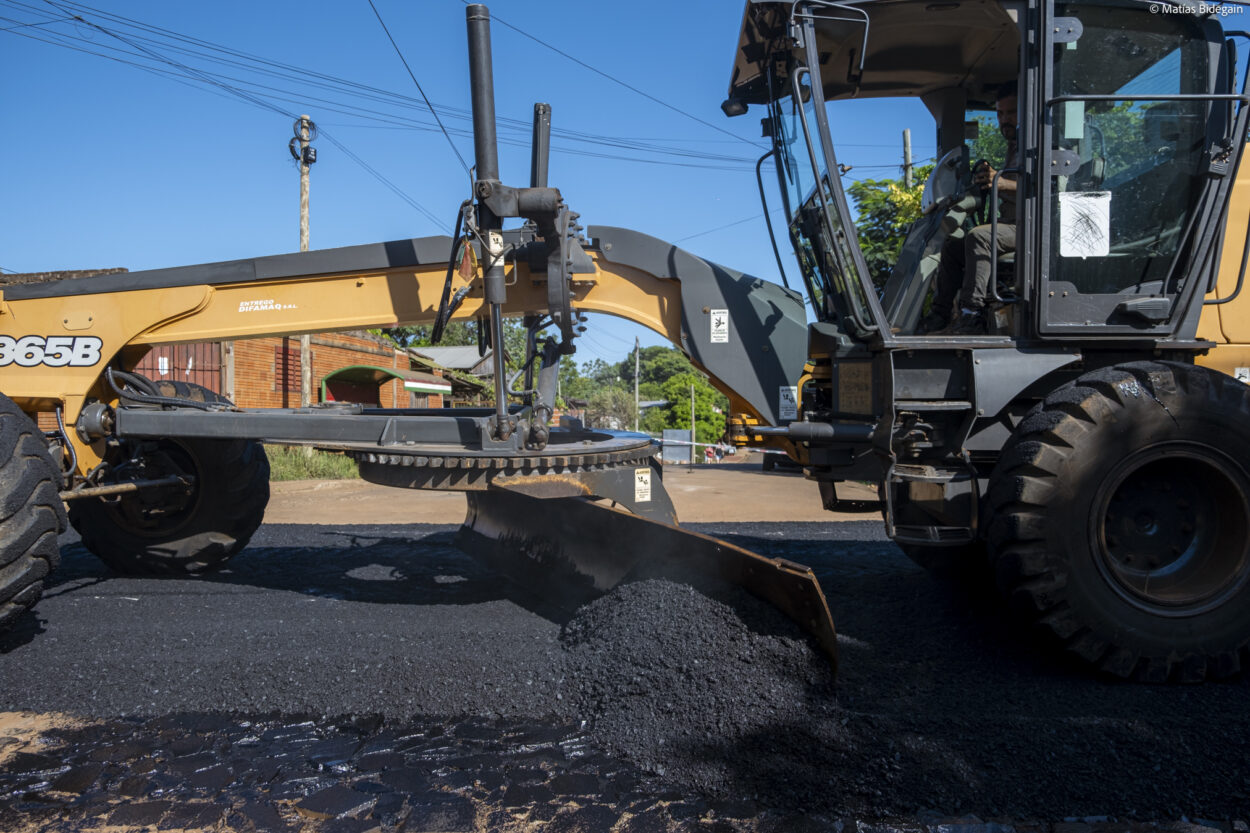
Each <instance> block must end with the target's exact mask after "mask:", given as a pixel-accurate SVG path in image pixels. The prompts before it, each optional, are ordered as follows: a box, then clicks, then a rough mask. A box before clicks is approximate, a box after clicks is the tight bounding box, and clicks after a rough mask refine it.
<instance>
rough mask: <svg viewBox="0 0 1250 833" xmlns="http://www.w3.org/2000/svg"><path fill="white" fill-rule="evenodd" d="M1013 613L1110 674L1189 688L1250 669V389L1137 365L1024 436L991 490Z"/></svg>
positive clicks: (1067, 391)
mask: <svg viewBox="0 0 1250 833" xmlns="http://www.w3.org/2000/svg"><path fill="white" fill-rule="evenodd" d="M989 497H990V503H991V508H992V511H993V520H992V522H991V525H990V536H989V538H990V547H991V552H992V560H993V564H994V567H995V572H996V575H997V580H998V583H999V587H1000V589H1001V590H1002V591H1003V592H1004V594H1005V595H1006V596H1007V598H1008V600H1009V603H1010V604H1011V606H1012V607H1014V608H1015V609H1016V610H1018V611H1020V612H1021V613H1023V614H1024V615H1025V616H1026V617H1027V618H1028V619H1029V620H1031V621H1032V622H1034V623H1035V624H1036V625H1038V626H1039V627H1040V628H1041V629H1042V630H1043V631H1044V633H1045V634H1046V635H1047V636H1048V637H1049V638H1051V639H1053V640H1056V641H1058V642H1059V643H1060V644H1061V645H1062V646H1063V648H1064V649H1066V650H1067V651H1069V652H1071V653H1073V654H1075V655H1077V656H1079V657H1080V658H1082V659H1083V660H1085V661H1087V662H1089V663H1092V664H1094V665H1095V666H1097V667H1098V668H1100V669H1102V670H1104V671H1106V672H1108V673H1110V674H1113V675H1115V676H1119V677H1127V678H1134V679H1139V680H1145V681H1152V682H1164V681H1169V680H1176V681H1183V682H1197V681H1200V680H1202V679H1205V678H1206V677H1208V676H1211V677H1227V676H1231V675H1233V674H1235V673H1237V672H1238V671H1240V670H1241V668H1242V667H1243V665H1244V664H1246V663H1247V662H1248V661H1250V647H1248V645H1250V388H1248V387H1246V386H1245V385H1243V384H1241V383H1239V382H1237V381H1235V380H1233V379H1231V378H1229V377H1228V376H1225V375H1223V374H1220V373H1216V372H1214V371H1211V370H1208V369H1205V368H1200V367H1195V366H1192V365H1186V364H1177V363H1171V362H1134V363H1131V364H1124V365H1117V366H1115V367H1110V368H1105V369H1102V370H1097V371H1094V372H1092V373H1088V374H1086V375H1084V376H1082V377H1081V378H1079V379H1077V380H1076V381H1075V382H1073V383H1071V384H1068V385H1065V386H1063V387H1061V388H1059V389H1058V390H1056V391H1054V392H1053V393H1051V394H1050V395H1049V396H1047V397H1046V399H1045V401H1043V402H1042V403H1041V404H1040V405H1039V406H1038V407H1037V408H1035V409H1034V410H1033V411H1032V412H1031V413H1030V414H1029V415H1028V416H1027V417H1026V418H1025V419H1024V420H1023V421H1022V422H1021V423H1020V425H1019V426H1018V427H1017V429H1016V432H1015V434H1014V435H1013V438H1012V441H1011V443H1009V445H1008V447H1007V448H1006V449H1005V450H1004V452H1003V455H1002V457H1001V459H1000V461H999V464H998V466H997V467H996V469H995V471H994V474H993V476H992V478H991V482H990V488H989Z"/></svg>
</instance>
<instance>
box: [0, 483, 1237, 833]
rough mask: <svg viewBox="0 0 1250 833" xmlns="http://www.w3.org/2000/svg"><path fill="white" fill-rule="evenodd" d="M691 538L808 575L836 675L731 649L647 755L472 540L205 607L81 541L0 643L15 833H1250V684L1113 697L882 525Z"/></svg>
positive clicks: (297, 565)
mask: <svg viewBox="0 0 1250 833" xmlns="http://www.w3.org/2000/svg"><path fill="white" fill-rule="evenodd" d="M804 485H806V486H807V487H808V488H810V484H804ZM691 526H692V527H693V528H694V529H696V530H698V531H701V532H706V533H709V534H714V535H718V536H721V537H725V538H728V539H730V540H732V541H734V542H735V543H738V544H740V545H743V546H746V547H748V548H751V549H754V550H756V551H759V552H762V553H764V554H766V555H770V556H782V557H785V558H789V559H791V560H794V561H798V562H801V563H806V564H810V565H812V566H813V567H814V568H815V569H816V571H817V573H818V575H819V577H820V579H821V582H822V585H823V587H824V589H825V592H826V594H827V596H828V598H829V603H830V607H831V608H832V610H833V612H834V618H835V621H836V622H837V625H838V631H839V643H840V649H841V666H840V670H839V678H838V681H837V683H836V687H835V686H832V685H827V684H824V683H820V682H819V681H815V680H814V679H806V678H805V679H804V680H803V681H800V686H801V688H800V689H796V690H801V691H802V692H803V697H804V698H806V699H805V701H804V707H803V708H802V709H795V708H793V706H792V701H793V699H794V698H793V697H791V696H790V695H789V694H785V696H786V698H787V699H786V700H785V701H784V702H783V701H781V700H775V699H774V700H772V701H770V700H769V697H770V694H769V692H768V691H767V690H762V689H759V688H758V687H757V688H749V687H747V686H734V685H732V680H733V675H734V674H735V673H736V671H735V668H734V667H733V666H732V665H729V664H728V663H729V662H730V660H729V659H727V658H726V657H725V656H724V651H723V649H719V648H718V649H717V650H718V651H719V654H717V655H712V654H707V655H705V656H704V657H703V660H702V663H703V665H706V666H708V667H714V670H715V673H716V674H718V675H720V676H719V677H716V678H715V679H718V680H726V679H728V680H729V684H720V683H718V685H717V688H718V690H716V691H709V690H707V689H708V688H709V687H708V686H706V685H704V686H702V690H698V689H699V688H700V687H699V685H697V684H696V685H695V686H694V687H693V689H692V690H688V691H686V693H684V694H683V693H682V692H677V693H676V694H675V695H673V696H678V697H681V696H685V697H690V698H694V699H691V700H690V701H689V703H688V704H686V703H685V702H684V701H683V702H679V703H677V704H676V706H674V704H673V703H671V702H670V703H664V704H661V705H664V706H667V707H668V708H667V709H659V710H655V709H653V711H655V712H656V714H657V715H658V714H659V712H660V711H664V712H665V715H666V716H658V717H657V718H656V720H657V721H664V720H667V721H669V722H670V723H671V727H670V728H671V729H672V731H673V733H674V734H672V735H667V736H666V735H664V734H663V731H665V729H664V727H663V726H660V727H659V728H657V729H655V731H652V733H651V734H650V735H649V736H648V738H647V750H648V754H647V755H646V756H643V755H641V754H633V753H632V752H631V749H630V748H629V745H628V744H625V745H622V744H621V743H620V742H619V741H620V737H619V736H617V737H616V741H617V742H615V743H612V742H610V741H611V738H608V737H607V736H606V735H604V734H603V733H601V732H600V733H598V734H597V730H596V725H595V724H596V717H598V718H599V719H600V720H603V722H604V723H605V725H606V724H607V722H608V721H607V720H606V717H607V716H606V715H604V714H602V713H601V714H599V715H595V714H584V713H579V711H578V710H579V708H584V705H583V706H579V703H582V702H583V701H577V702H574V701H575V700H576V697H575V695H576V693H577V692H578V691H579V690H584V688H585V686H584V685H582V683H584V682H585V681H579V680H577V679H570V677H569V675H570V669H571V668H572V666H570V664H569V662H568V651H567V650H566V645H565V644H564V642H563V641H562V631H563V630H566V627H565V626H566V625H567V624H568V617H567V616H563V615H561V614H557V613H554V612H552V611H550V610H547V609H545V608H544V607H543V606H542V605H541V604H539V603H538V602H537V600H535V599H532V598H530V597H528V596H526V595H524V594H522V593H521V592H520V591H519V590H517V589H515V588H513V587H511V586H510V585H509V584H508V583H507V582H505V581H503V580H502V579H500V578H499V577H498V576H496V575H494V574H492V573H491V572H489V571H487V570H485V569H483V568H481V567H479V566H477V565H476V564H475V562H473V561H471V560H470V559H468V558H467V557H466V556H464V555H462V554H461V553H460V552H459V551H458V550H456V549H454V547H453V545H452V543H453V536H454V530H455V527H454V526H453V525H441V526H440V525H428V524H408V525H402V524H380V525H361V524H357V525H351V526H340V527H330V526H319V525H313V524H266V525H265V526H263V527H262V528H261V530H260V531H259V532H258V534H257V535H256V537H255V538H254V539H253V542H252V545H251V546H250V547H249V548H248V549H247V550H245V551H244V552H243V553H242V554H240V555H239V556H237V557H236V558H235V559H234V561H232V562H231V563H230V565H229V566H228V568H227V569H226V570H224V571H222V572H219V573H217V574H214V575H211V576H206V577H200V578H194V579H151V578H144V579H137V578H125V577H118V576H116V575H113V574H111V573H109V572H108V571H107V570H106V569H105V568H104V567H103V565H102V564H100V563H99V562H98V561H97V560H96V559H95V558H94V557H92V556H91V555H90V554H89V553H87V552H86V551H85V550H84V549H83V548H82V547H81V546H80V545H78V544H77V543H76V539H75V538H74V536H73V535H72V534H68V535H67V536H66V537H65V539H64V545H63V554H64V565H63V567H62V568H61V570H60V571H59V572H58V573H57V574H55V575H54V576H53V577H52V579H51V581H50V583H49V586H48V588H47V590H46V592H45V596H44V598H43V600H42V601H41V602H40V603H39V605H38V607H37V611H36V614H35V615H32V616H28V617H27V618H26V620H24V621H23V622H22V623H20V625H19V626H18V627H17V628H16V629H15V630H13V631H11V632H10V633H8V634H5V635H4V636H3V637H0V680H3V690H2V691H0V711H4V712H8V714H6V715H4V716H3V717H2V718H0V829H4V830H10V829H13V830H19V829H23V828H24V829H29V830H36V829H48V830H80V829H85V828H95V827H105V826H112V827H115V828H119V829H124V828H128V827H143V826H145V825H151V826H157V825H159V826H160V827H161V829H188V830H192V829H220V830H252V829H255V830H270V829H273V830H277V829H307V830H318V831H320V830H327V831H329V830H336V831H337V830H360V831H365V830H401V829H407V830H431V831H433V830H446V831H460V830H464V831H468V830H531V829H550V830H556V831H559V830H569V831H572V830H586V831H597V830H603V831H607V830H614V831H618V832H619V833H629V831H650V830H655V831H668V830H717V831H721V830H808V829H810V830H843V829H844V828H845V825H846V824H851V823H857V824H860V825H861V827H860V829H867V828H865V827H864V826H863V825H864V824H866V823H874V824H881V823H886V822H888V823H889V825H893V826H894V827H897V828H900V829H904V830H921V829H926V830H930V831H940V833H995V832H996V831H1001V830H1002V829H1003V828H1002V827H999V826H995V825H1008V826H1010V827H1014V828H1015V829H1017V830H1032V829H1038V830H1051V831H1054V833H1087V831H1099V830H1128V829H1134V830H1136V829H1140V825H1141V824H1143V823H1147V822H1149V823H1151V824H1152V825H1162V826H1166V827H1169V828H1170V829H1176V830H1188V829H1192V828H1193V826H1194V825H1202V826H1209V827H1216V828H1219V829H1222V830H1224V831H1225V833H1232V831H1233V830H1245V829H1246V828H1245V826H1244V820H1245V819H1247V818H1250V763H1248V761H1250V708H1248V705H1250V683H1247V681H1245V680H1242V681H1236V682H1231V683H1221V684H1208V685H1203V686H1195V687H1157V686H1141V685H1129V684H1124V683H1119V682H1114V681H1109V680H1105V679H1101V678H1096V677H1093V676H1091V675H1090V674H1088V673H1087V672H1086V671H1085V670H1083V669H1081V668H1077V667H1073V666H1072V665H1070V664H1068V663H1067V662H1066V661H1065V660H1063V659H1061V658H1057V657H1055V656H1052V655H1050V654H1049V653H1047V652H1045V651H1043V650H1041V649H1039V648H1038V647H1037V646H1036V645H1034V644H1033V643H1032V642H1031V641H1030V640H1029V639H1028V637H1027V636H1026V635H1025V634H1022V633H1020V632H1018V630H1017V629H1016V628H1015V627H1014V626H1013V625H1012V624H1011V623H1010V622H1009V621H1008V619H1007V618H1006V616H1005V614H1004V612H1003V610H1002V609H1001V608H1000V606H999V604H998V602H997V601H996V600H995V599H994V598H992V597H990V596H988V595H987V594H985V593H984V592H981V591H976V590H972V589H969V588H967V587H965V586H964V585H962V584H956V583H951V582H944V581H940V580H937V579H935V578H933V577H931V576H929V575H928V574H926V573H925V572H923V571H921V570H920V569H919V568H917V567H914V566H913V565H912V564H911V563H910V562H909V561H907V560H906V559H905V558H904V557H903V556H902V555H901V554H900V553H899V552H898V550H897V548H895V547H894V546H893V545H892V544H891V543H889V542H888V541H886V540H885V539H884V536H883V534H882V531H881V524H880V522H878V521H860V522H845V523H817V522H798V521H793V522H787V523H766V522H764V523H760V522H756V523H720V524H714V525H702V524H691ZM675 604H676V603H675ZM644 613H645V611H644ZM696 614H697V615H699V616H704V617H705V616H706V615H707V614H705V613H700V612H698V611H696ZM675 615H676V614H675ZM686 615H689V612H687V614H686ZM673 621H674V622H680V621H681V620H680V618H674V619H673ZM650 624H651V625H654V626H657V627H659V628H661V629H662V628H664V627H666V626H665V623H664V621H661V620H656V621H655V622H651V623H650ZM695 624H697V625H700V626H701V622H696V623H695ZM673 627H679V626H673ZM739 630H742V634H743V635H741V636H740V637H735V638H739V639H740V641H741V640H748V641H749V642H750V644H749V645H747V647H748V648H750V649H752V650H753V649H754V647H755V646H757V645H762V644H764V643H763V642H761V641H760V640H766V639H775V638H778V637H776V635H775V634H765V633H762V632H757V633H751V632H750V629H749V628H748V629H741V628H739ZM751 640H754V641H751ZM713 641H714V640H713ZM709 644H711V643H709ZM743 644H745V643H743ZM697 647H698V646H694V647H693V648H691V647H690V646H689V645H685V646H683V650H685V653H684V654H683V657H686V656H694V657H695V659H694V660H689V662H691V663H693V665H691V667H690V668H689V669H687V670H688V671H689V673H690V674H694V675H697V673H699V672H698V671H696V670H694V668H693V667H694V666H699V665H700V660H699V659H698V656H699V655H698V654H697V650H696V649H697ZM738 647H741V645H738ZM609 650H610V649H609ZM691 650H696V653H693V654H691V653H690V651H691ZM735 650H736V648H735ZM735 656H738V655H737V654H735ZM743 656H747V657H748V659H747V660H740V659H734V660H733V661H734V662H745V663H747V664H746V665H743V666H742V667H741V668H740V669H738V671H740V672H741V674H743V675H744V677H743V679H746V677H747V676H750V675H755V676H754V677H752V679H756V678H759V674H760V673H761V672H760V669H759V668H755V669H752V668H751V667H750V662H751V660H750V659H749V657H750V656H755V654H752V653H751V651H747V652H746V653H745V654H743ZM685 661H687V660H685V659H684V660H683V662H685ZM619 670H620V669H619V668H618V669H617V671H618V672H619ZM643 670H645V669H643ZM683 673H685V672H683ZM770 673H772V672H770ZM778 673H780V672H778ZM618 676H619V673H618ZM691 679H693V680H695V681H696V683H698V681H699V680H700V679H703V678H699V677H697V676H692V677H691ZM709 679H710V678H709ZM627 682H628V681H626V683H627ZM765 682H767V680H765ZM781 682H782V683H787V681H784V680H782V681H781ZM787 684H788V683H787ZM635 687H636V689H637V690H636V691H635V692H634V693H633V694H632V695H631V696H635V695H636V696H637V697H641V698H646V697H652V696H654V692H653V691H651V690H650V688H649V687H648V686H647V685H645V684H637V683H636V684H635ZM748 691H750V692H752V693H751V694H750V697H751V698H752V700H754V699H755V698H758V699H759V708H752V706H753V705H754V703H753V702H743V700H744V699H745V698H746V692H748ZM760 691H763V693H759V692H760ZM778 691H779V692H782V693H785V692H788V691H790V689H788V688H786V687H785V686H784V685H783V686H781V688H779V689H778ZM627 693H628V692H627ZM618 694H620V692H618ZM777 696H780V695H777ZM698 698H702V699H698ZM608 702H611V701H608ZM616 702H621V701H620V700H619V698H618V700H617V701H616ZM718 704H719V705H718ZM683 707H686V708H688V709H689V711H687V712H686V717H685V718H683V716H682V714H681V708H683ZM696 710H697V713H696ZM770 710H771V711H770ZM17 713H20V714H17ZM32 713H33V714H32ZM712 713H717V714H722V713H723V714H724V715H725V716H726V717H725V718H724V720H723V721H722V722H721V723H717V721H716V720H711V721H709V720H708V719H707V718H708V715H709V714H712ZM696 718H697V721H696ZM735 721H736V722H735ZM683 722H684V723H685V724H687V725H696V723H697V725H699V726H700V727H705V726H710V727H712V728H710V729H707V730H706V731H707V732H710V733H711V734H710V735H709V736H707V737H704V738H702V742H701V744H700V745H699V747H698V753H699V755H700V756H701V762H700V768H699V775H698V777H697V778H696V777H694V773H693V769H692V768H691V767H687V766H682V765H680V764H681V762H683V761H689V760H690V759H691V754H692V752H691V748H690V747H687V748H684V749H681V750H673V751H672V753H671V761H669V765H668V766H666V765H665V759H664V758H663V755H664V754H666V753H664V751H663V750H664V742H665V738H666V737H670V738H671V737H676V736H677V734H676V732H677V730H678V729H680V727H681V725H682V723H683ZM748 723H749V726H750V728H751V732H750V736H749V737H747V736H745V735H744V734H743V731H744V727H747V726H748ZM30 726H34V729H33V730H28V729H29V727H30ZM23 727H26V728H23ZM700 731H701V732H702V731H704V729H700ZM717 732H719V733H720V734H721V736H716V733H717ZM670 743H671V741H670ZM657 750H658V751H657ZM657 755H659V756H660V757H659V758H657ZM1065 820H1066V821H1065ZM991 821H993V822H994V824H990V822H991ZM839 825H841V826H839ZM1133 825H1137V827H1134V826H1133Z"/></svg>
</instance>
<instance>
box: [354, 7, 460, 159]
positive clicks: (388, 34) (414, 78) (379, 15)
mask: <svg viewBox="0 0 1250 833" xmlns="http://www.w3.org/2000/svg"><path fill="white" fill-rule="evenodd" d="M368 3H369V8H371V9H373V14H374V15H375V16H376V17H377V19H378V23H380V24H382V31H383V32H386V37H387V39H388V40H389V41H390V42H391V46H393V47H395V54H396V55H398V56H399V60H400V61H401V62H402V63H403V65H404V69H406V70H408V77H409V78H411V79H412V83H413V84H416V85H417V92H419V93H421V99H422V100H423V101H424V102H425V106H426V107H429V108H430V113H431V115H433V116H434V121H436V122H438V128H439V130H442V131H443V135H444V136H446V137H447V144H449V145H451V152H452V153H454V154H456V158H457V159H459V160H460V167H462V168H464V172H465V173H466V174H469V176H470V177H471V176H472V175H473V174H472V172H471V171H470V170H469V163H468V162H465V161H464V157H463V156H461V155H460V150H459V149H458V148H457V147H456V143H455V142H453V141H452V140H451V134H450V133H448V132H447V128H446V127H443V120H442V119H440V118H439V117H438V113H437V112H435V110H434V105H433V104H430V99H429V98H428V97H427V96H426V94H425V90H423V89H421V82H420V81H418V80H417V76H416V74H415V73H414V72H413V71H412V67H410V66H408V59H407V58H405V57H404V53H403V51H402V50H401V49H400V48H399V44H397V43H395V38H394V37H392V36H391V30H390V29H388V28H387V26H386V21H385V20H383V19H382V13H381V12H379V11H378V7H377V6H375V5H374V4H373V0H368Z"/></svg>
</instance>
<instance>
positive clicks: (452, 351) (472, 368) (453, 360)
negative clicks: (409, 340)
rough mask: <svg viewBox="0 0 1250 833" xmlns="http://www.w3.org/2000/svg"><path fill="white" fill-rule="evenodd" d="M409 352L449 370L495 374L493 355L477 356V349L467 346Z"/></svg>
mask: <svg viewBox="0 0 1250 833" xmlns="http://www.w3.org/2000/svg"><path fill="white" fill-rule="evenodd" d="M408 349H409V351H410V352H412V353H415V354H416V355H418V356H422V357H424V358H427V359H429V360H430V361H433V362H437V363H438V364H440V365H442V366H443V367H446V368H449V369H451V370H460V371H463V372H466V373H472V374H473V375H474V376H489V375H490V374H492V373H494V372H495V363H494V354H493V353H492V352H491V351H489V350H487V351H486V355H485V356H479V355H478V354H477V347H476V346H474V345H472V344H469V345H465V346H461V347H409V348H408Z"/></svg>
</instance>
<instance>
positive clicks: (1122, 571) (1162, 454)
mask: <svg viewBox="0 0 1250 833" xmlns="http://www.w3.org/2000/svg"><path fill="white" fill-rule="evenodd" d="M1244 481H1245V476H1244V474H1243V473H1242V472H1241V469H1240V467H1239V466H1237V465H1236V464H1235V463H1233V462H1232V461H1231V460H1229V459H1228V458H1227V457H1225V456H1224V455H1223V454H1222V453H1220V452H1218V451H1215V450H1213V449H1210V448H1208V447H1205V446H1198V445H1193V444H1183V443H1172V444H1168V445H1165V446H1156V447H1153V448H1150V449H1145V450H1143V451H1142V452H1139V453H1138V454H1135V455H1133V456H1131V457H1129V458H1128V459H1126V460H1124V461H1122V462H1121V463H1120V464H1119V465H1118V466H1117V467H1116V468H1115V470H1114V471H1113V472H1112V474H1111V476H1109V477H1108V478H1107V480H1106V484H1107V485H1106V486H1105V487H1104V489H1103V490H1102V492H1101V494H1100V499H1099V500H1098V501H1097V502H1096V504H1095V510H1096V511H1095V515H1094V517H1093V521H1094V523H1093V528H1092V530H1091V532H1092V534H1093V536H1094V538H1095V541H1094V543H1095V544H1096V552H1098V553H1099V554H1100V556H1101V557H1100V563H1099V568H1100V569H1101V571H1102V572H1103V574H1104V576H1105V577H1106V578H1107V579H1108V580H1109V583H1110V584H1111V586H1112V587H1113V588H1114V589H1115V590H1116V592H1117V593H1119V594H1120V595H1121V596H1122V597H1123V598H1125V599H1127V600H1128V601H1130V602H1132V603H1133V604H1134V605H1136V606H1138V607H1143V608H1146V609H1149V610H1151V611H1152V612H1155V613H1160V614H1163V615H1169V616H1189V615H1196V614H1198V613H1201V612H1203V611H1205V610H1209V609H1211V608H1212V607H1215V606H1217V605H1219V604H1221V603H1222V602H1223V601H1224V600H1226V599H1227V598H1228V597H1229V595H1230V594H1231V593H1233V592H1234V591H1236V590H1237V589H1238V588H1239V587H1241V586H1242V585H1243V584H1244V583H1245V582H1246V580H1247V579H1248V578H1250V555H1248V551H1250V544H1248V542H1247V537H1248V533H1250V506H1247V502H1246V498H1245V497H1244V495H1245V494H1246V491H1245V482H1244Z"/></svg>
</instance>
